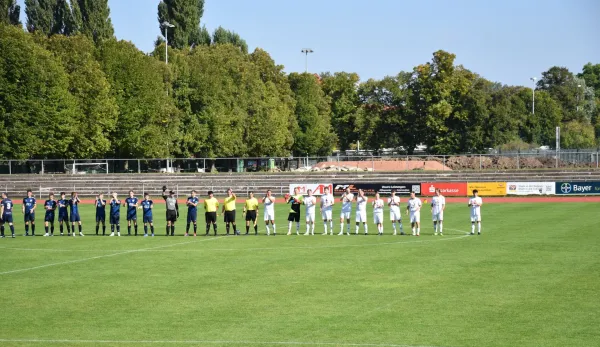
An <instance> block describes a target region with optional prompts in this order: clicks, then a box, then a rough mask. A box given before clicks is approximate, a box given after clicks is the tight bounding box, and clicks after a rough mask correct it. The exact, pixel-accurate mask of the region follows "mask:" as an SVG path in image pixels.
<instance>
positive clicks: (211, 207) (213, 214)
mask: <svg viewBox="0 0 600 347" xmlns="http://www.w3.org/2000/svg"><path fill="white" fill-rule="evenodd" d="M218 209H219V200H217V199H215V197H214V195H213V192H212V191H209V192H208V199H206V200H204V211H205V213H204V217H205V218H206V236H208V233H209V232H210V225H211V224H212V226H213V230H214V231H215V236H217V210H218Z"/></svg>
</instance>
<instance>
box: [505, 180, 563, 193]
mask: <svg viewBox="0 0 600 347" xmlns="http://www.w3.org/2000/svg"><path fill="white" fill-rule="evenodd" d="M506 194H508V195H554V194H556V183H555V182H506Z"/></svg>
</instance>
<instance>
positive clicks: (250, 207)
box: [244, 192, 258, 235]
mask: <svg viewBox="0 0 600 347" xmlns="http://www.w3.org/2000/svg"><path fill="white" fill-rule="evenodd" d="M244 214H245V215H246V235H248V233H249V232H250V222H252V223H254V235H258V225H256V216H257V215H258V200H256V198H255V197H254V192H250V193H248V200H246V204H245V205H244Z"/></svg>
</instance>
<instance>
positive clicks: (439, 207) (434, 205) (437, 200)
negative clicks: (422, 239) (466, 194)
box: [431, 188, 446, 236]
mask: <svg viewBox="0 0 600 347" xmlns="http://www.w3.org/2000/svg"><path fill="white" fill-rule="evenodd" d="M445 209H446V198H445V197H444V196H443V195H442V192H441V190H440V189H439V188H437V189H436V190H435V195H434V196H433V198H432V199H431V216H432V218H433V231H434V235H437V234H438V227H439V231H440V236H442V235H444V234H443V232H444V225H443V223H444V210H445Z"/></svg>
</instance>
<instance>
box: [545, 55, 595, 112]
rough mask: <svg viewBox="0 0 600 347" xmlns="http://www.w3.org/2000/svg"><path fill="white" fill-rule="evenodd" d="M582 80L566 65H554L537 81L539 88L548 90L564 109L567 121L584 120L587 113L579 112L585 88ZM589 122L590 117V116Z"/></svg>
mask: <svg viewBox="0 0 600 347" xmlns="http://www.w3.org/2000/svg"><path fill="white" fill-rule="evenodd" d="M580 83H581V80H579V79H577V78H576V77H575V76H574V75H573V73H572V72H571V71H569V70H568V69H567V68H565V67H558V66H553V67H552V68H550V69H549V70H548V71H545V72H543V73H542V78H541V79H540V80H539V81H538V83H537V89H539V90H544V91H547V92H548V93H549V94H550V96H551V97H552V98H553V99H554V100H556V101H557V102H558V103H559V104H560V106H561V109H562V115H563V119H564V121H565V122H570V121H572V120H579V121H584V120H585V118H586V116H585V113H583V112H579V111H578V107H579V106H580V103H581V101H582V100H581V99H582V98H583V92H582V91H583V89H585V88H582V87H581V84H580ZM587 121H588V122H589V121H590V119H589V118H588V119H587Z"/></svg>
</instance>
